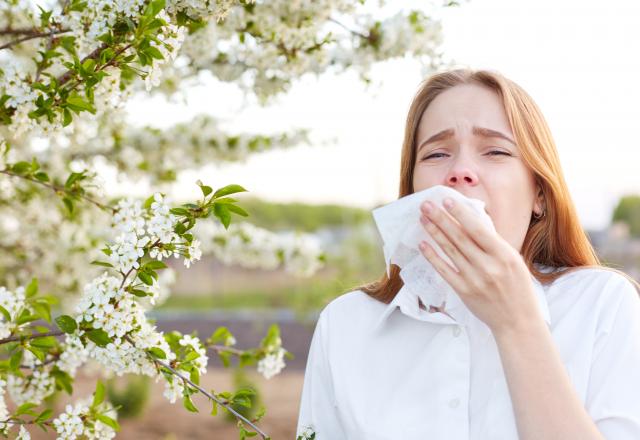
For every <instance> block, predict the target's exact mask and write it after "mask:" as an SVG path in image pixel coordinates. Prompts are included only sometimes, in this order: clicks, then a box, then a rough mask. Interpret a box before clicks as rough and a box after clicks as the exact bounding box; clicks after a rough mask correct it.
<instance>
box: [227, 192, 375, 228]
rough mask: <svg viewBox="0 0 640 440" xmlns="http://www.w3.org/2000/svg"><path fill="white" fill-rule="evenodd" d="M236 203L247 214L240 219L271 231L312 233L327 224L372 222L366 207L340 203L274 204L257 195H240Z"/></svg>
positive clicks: (344, 224)
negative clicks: (244, 196)
mask: <svg viewBox="0 0 640 440" xmlns="http://www.w3.org/2000/svg"><path fill="white" fill-rule="evenodd" d="M238 205H239V206H241V207H242V209H244V210H245V211H247V212H248V213H249V217H247V218H246V219H244V221H248V222H249V223H252V224H254V225H256V226H260V227H262V228H265V229H268V230H271V231H279V230H297V231H301V232H312V231H316V230H318V229H319V228H322V227H327V226H355V225H358V224H362V223H365V222H368V221H372V216H371V211H370V210H367V209H362V208H353V207H348V206H341V205H331V204H327V205H311V204H307V203H297V202H294V203H274V202H266V201H264V200H260V199H257V198H243V199H242V200H239V201H238Z"/></svg>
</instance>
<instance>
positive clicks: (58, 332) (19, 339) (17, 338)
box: [0, 330, 65, 345]
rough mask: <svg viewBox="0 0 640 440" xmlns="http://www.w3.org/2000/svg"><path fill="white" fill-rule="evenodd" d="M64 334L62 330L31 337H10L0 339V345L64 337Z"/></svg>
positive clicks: (36, 334) (34, 334)
mask: <svg viewBox="0 0 640 440" xmlns="http://www.w3.org/2000/svg"><path fill="white" fill-rule="evenodd" d="M64 334H65V333H64V332H63V331H62V330H52V331H50V332H45V333H33V334H31V335H22V336H9V337H8V338H4V339H0V345H2V344H7V343H9V342H15V341H21V340H23V339H37V338H46V337H47V336H62V335H64Z"/></svg>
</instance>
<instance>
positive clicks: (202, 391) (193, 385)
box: [124, 335, 269, 439]
mask: <svg viewBox="0 0 640 440" xmlns="http://www.w3.org/2000/svg"><path fill="white" fill-rule="evenodd" d="M124 339H125V340H127V342H129V344H131V345H133V346H134V347H135V344H134V343H133V341H132V340H131V338H130V337H129V335H126V336H125V337H124ZM145 353H146V355H147V356H148V357H149V359H151V360H152V361H153V362H154V363H155V364H156V365H160V366H161V367H163V368H165V369H167V370H169V371H170V372H171V374H173V375H175V376H177V377H179V378H180V379H182V380H183V381H184V382H186V383H188V384H189V385H191V386H192V387H193V388H195V389H196V390H198V391H200V392H201V393H202V394H204V395H205V396H207V397H208V398H209V400H213V401H214V402H217V403H218V404H219V405H221V406H223V407H225V408H226V409H227V410H228V411H229V412H231V413H232V414H233V415H234V416H236V417H237V418H239V419H241V420H242V421H244V422H245V423H247V424H248V425H249V426H251V427H252V428H253V430H254V431H256V432H257V433H258V434H260V435H261V436H262V438H263V439H267V438H269V436H268V435H267V434H265V433H264V432H262V431H261V430H260V428H258V427H257V426H256V425H254V424H253V423H252V422H251V421H249V420H247V418H246V417H244V416H243V415H242V414H240V413H238V412H237V411H236V410H234V409H233V408H231V407H230V406H229V405H228V404H226V403H224V402H222V401H221V400H220V399H219V398H217V397H216V396H214V395H213V394H211V393H209V392H208V391H207V390H205V389H204V388H202V387H201V386H199V385H196V384H195V383H194V382H192V381H191V380H190V379H189V378H188V377H186V376H184V375H182V374H181V373H180V372H179V371H177V370H175V369H174V368H173V367H171V365H169V364H167V363H166V362H163V361H161V360H160V359H156V358H155V357H153V356H152V355H151V354H150V353H149V352H147V351H146V350H145Z"/></svg>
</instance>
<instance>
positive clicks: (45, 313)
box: [31, 301, 51, 323]
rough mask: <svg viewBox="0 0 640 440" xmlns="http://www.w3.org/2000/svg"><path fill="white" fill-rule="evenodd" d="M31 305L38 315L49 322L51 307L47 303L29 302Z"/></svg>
mask: <svg viewBox="0 0 640 440" xmlns="http://www.w3.org/2000/svg"><path fill="white" fill-rule="evenodd" d="M31 307H33V309H34V310H35V312H36V314H37V315H38V316H39V317H41V318H42V319H44V320H45V321H47V322H48V323H51V307H49V304H47V303H46V302H44V301H39V302H35V303H33V304H31Z"/></svg>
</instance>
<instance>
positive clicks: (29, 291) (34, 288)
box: [25, 278, 38, 298]
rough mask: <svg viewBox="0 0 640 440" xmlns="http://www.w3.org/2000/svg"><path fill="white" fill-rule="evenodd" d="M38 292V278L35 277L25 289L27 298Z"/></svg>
mask: <svg viewBox="0 0 640 440" xmlns="http://www.w3.org/2000/svg"><path fill="white" fill-rule="evenodd" d="M37 293H38V279H37V278H33V279H32V280H31V282H30V283H29V285H28V286H27V288H26V290H25V295H26V296H27V298H31V297H32V296H34V295H36V294H37Z"/></svg>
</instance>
